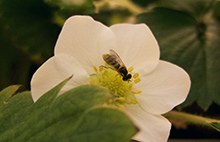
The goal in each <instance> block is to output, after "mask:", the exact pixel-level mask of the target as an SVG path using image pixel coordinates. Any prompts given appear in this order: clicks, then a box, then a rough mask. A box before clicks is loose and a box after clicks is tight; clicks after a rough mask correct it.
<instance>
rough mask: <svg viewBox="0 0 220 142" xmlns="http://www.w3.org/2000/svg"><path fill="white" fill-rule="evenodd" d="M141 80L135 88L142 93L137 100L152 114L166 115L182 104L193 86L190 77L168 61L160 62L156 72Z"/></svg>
mask: <svg viewBox="0 0 220 142" xmlns="http://www.w3.org/2000/svg"><path fill="white" fill-rule="evenodd" d="M140 79H141V81H140V82H139V83H138V84H136V85H135V86H134V88H135V89H137V90H141V91H142V93H141V94H137V95H136V99H137V101H138V103H139V105H140V106H141V107H142V108H143V109H144V110H146V111H147V112H150V113H152V114H163V113H166V112H168V111H170V110H171V109H172V108H173V107H175V106H176V105H178V104H180V103H182V102H183V101H184V100H185V99H186V97H187V95H188V93H189V90H190V85H191V81H190V78H189V75H188V74H187V73H186V72H185V71H184V70H183V69H182V68H180V67H178V66H176V65H174V64H172V63H169V62H166V61H160V62H159V64H158V66H157V67H156V68H155V70H154V71H152V72H151V73H150V74H147V75H145V76H140Z"/></svg>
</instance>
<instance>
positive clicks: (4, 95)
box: [0, 85, 20, 106]
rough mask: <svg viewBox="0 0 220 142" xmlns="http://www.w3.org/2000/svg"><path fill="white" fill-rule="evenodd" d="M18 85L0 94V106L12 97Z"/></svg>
mask: <svg viewBox="0 0 220 142" xmlns="http://www.w3.org/2000/svg"><path fill="white" fill-rule="evenodd" d="M19 87H20V85H12V86H9V87H7V88H5V89H4V90H2V91H1V92H0V106H1V104H2V103H4V102H6V101H8V99H9V98H10V97H11V96H12V95H14V93H15V92H16V91H17V90H18V89H19Z"/></svg>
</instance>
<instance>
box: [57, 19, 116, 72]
mask: <svg viewBox="0 0 220 142" xmlns="http://www.w3.org/2000/svg"><path fill="white" fill-rule="evenodd" d="M115 46H116V39H115V35H114V34H113V32H112V31H111V29H110V28H108V27H106V26H105V25H103V24H102V23H100V22H97V21H94V20H93V19H92V18H91V17H89V16H73V17H70V18H69V19H68V20H67V21H66V22H65V24H64V26H63V29H62V31H61V33H60V35H59V38H58V40H57V43H56V46H55V55H57V54H68V55H71V56H73V57H74V58H75V59H77V60H78V61H79V62H80V63H81V64H82V66H83V67H84V68H85V70H86V71H87V72H88V73H89V74H92V73H94V70H93V65H95V66H96V67H98V66H100V65H104V61H103V59H102V54H103V53H106V52H108V51H109V49H110V48H113V47H115Z"/></svg>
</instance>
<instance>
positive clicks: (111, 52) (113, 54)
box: [109, 49, 127, 69]
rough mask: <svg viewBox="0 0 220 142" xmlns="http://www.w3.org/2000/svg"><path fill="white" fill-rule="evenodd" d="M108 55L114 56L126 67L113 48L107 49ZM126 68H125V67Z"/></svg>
mask: <svg viewBox="0 0 220 142" xmlns="http://www.w3.org/2000/svg"><path fill="white" fill-rule="evenodd" d="M109 53H110V55H112V56H115V59H116V61H117V62H118V63H119V64H120V65H121V66H123V67H125V68H126V66H125V64H124V63H123V61H122V60H121V58H120V56H119V55H118V54H117V53H116V52H115V51H114V50H113V49H110V50H109ZM126 69H127V68H126Z"/></svg>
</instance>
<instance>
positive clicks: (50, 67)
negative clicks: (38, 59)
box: [31, 54, 89, 101]
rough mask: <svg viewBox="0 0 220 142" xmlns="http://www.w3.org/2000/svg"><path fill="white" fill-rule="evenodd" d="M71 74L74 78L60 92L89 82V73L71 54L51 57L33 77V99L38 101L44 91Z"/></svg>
mask: <svg viewBox="0 0 220 142" xmlns="http://www.w3.org/2000/svg"><path fill="white" fill-rule="evenodd" d="M71 75H73V78H71V79H70V80H69V82H68V83H67V84H66V85H65V86H64V87H63V88H62V89H61V91H60V93H59V94H62V93H63V92H65V91H67V90H69V89H71V88H74V87H76V86H79V85H84V84H88V83H89V75H88V74H87V72H86V71H85V70H84V69H83V67H82V66H81V65H80V63H79V62H78V61H77V60H75V59H74V58H73V57H71V56H69V55H65V54H59V55H57V56H54V57H51V58H50V59H48V60H47V61H46V62H45V63H44V64H43V65H42V66H41V67H40V68H39V69H38V70H37V71H36V72H35V73H34V75H33V77H32V79H31V95H32V98H33V100H34V101H37V99H38V98H40V97H41V96H42V95H43V94H44V93H46V92H47V91H49V90H50V89H52V88H53V87H55V86H56V85H57V84H59V83H60V82H61V81H63V80H64V79H66V78H68V77H70V76H71ZM59 94H58V95H59Z"/></svg>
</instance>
